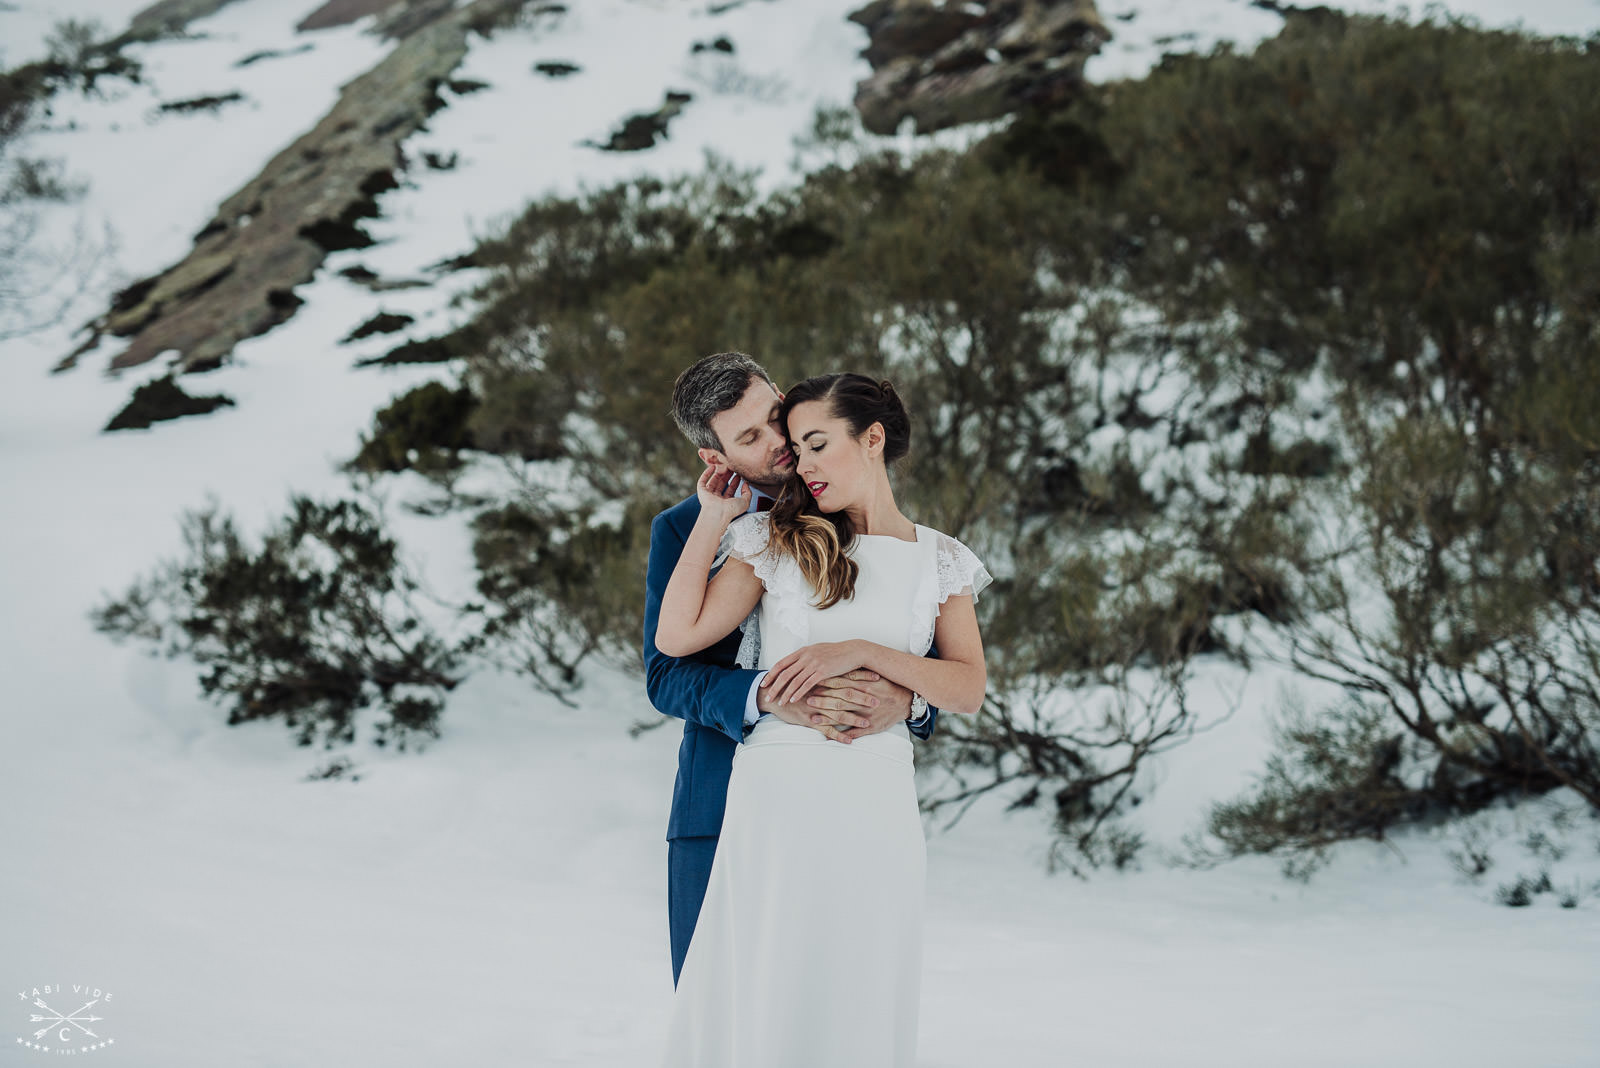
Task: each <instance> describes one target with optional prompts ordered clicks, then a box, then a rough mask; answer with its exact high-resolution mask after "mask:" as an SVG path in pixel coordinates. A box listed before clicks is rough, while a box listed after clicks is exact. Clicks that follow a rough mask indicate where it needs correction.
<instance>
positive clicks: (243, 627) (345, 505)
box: [92, 497, 462, 749]
mask: <svg viewBox="0 0 1600 1068" xmlns="http://www.w3.org/2000/svg"><path fill="white" fill-rule="evenodd" d="M183 535H184V543H185V548H186V554H185V556H184V557H182V558H180V559H177V560H173V561H168V562H166V563H164V564H162V565H161V566H160V567H159V568H157V569H156V570H155V571H154V572H153V573H152V574H151V575H149V576H148V577H146V578H144V579H141V580H139V581H138V582H136V583H134V584H133V585H132V586H131V587H130V588H129V589H128V590H127V591H126V592H125V593H124V594H123V595H121V596H120V597H115V598H109V599H107V600H106V601H105V602H104V603H103V604H101V605H100V606H98V607H97V608H95V610H94V612H93V614H92V618H93V620H94V624H95V626H96V628H97V629H98V630H100V631H101V632H103V633H105V634H108V635H110V636H112V637H114V638H118V639H128V638H133V639H139V640H142V641H146V642H150V643H152V644H154V645H155V646H157V647H158V648H161V649H163V650H164V651H165V652H166V654H167V655H168V656H176V655H179V654H182V655H186V656H189V657H191V658H193V659H194V660H195V661H196V662H197V663H198V664H199V665H200V667H201V670H202V673H201V676H200V685H201V688H202V689H203V690H204V692H205V693H206V694H207V695H208V696H211V697H213V698H215V699H217V700H219V701H223V702H226V703H227V705H228V723H229V724H237V723H244V722H248V721H251V720H257V719H271V718H276V719H281V720H282V721H283V722H284V723H285V724H286V725H287V726H289V727H291V728H294V730H295V736H296V740H297V741H298V742H299V744H301V745H306V746H309V745H311V744H312V743H313V742H314V741H316V740H317V739H318V737H319V736H320V738H321V740H322V742H323V745H324V748H331V747H332V746H333V745H335V744H336V743H347V742H351V741H354V740H355V736H356V723H355V717H356V715H357V713H359V712H360V711H361V710H363V709H365V708H368V707H372V706H377V708H378V709H380V710H381V712H382V713H384V718H380V719H379V720H378V721H377V723H376V726H375V733H374V735H373V737H372V741H373V742H374V743H375V744H377V745H386V744H390V743H391V742H392V743H393V744H395V745H396V746H397V747H398V748H400V749H405V748H406V747H407V746H408V745H411V744H415V743H416V742H418V741H420V740H422V739H423V738H424V737H428V736H433V737H437V735H438V733H439V729H438V724H437V720H438V715H439V711H440V709H441V708H442V707H443V703H444V695H445V694H446V693H447V692H448V691H450V690H451V689H453V688H454V687H455V685H456V683H457V682H458V681H459V678H460V674H459V672H460V667H461V654H462V649H461V648H460V647H455V646H452V645H451V644H449V643H448V642H446V641H445V640H444V639H443V638H441V637H439V636H438V635H437V634H435V633H434V632H433V631H432V629H431V628H430V627H429V626H428V624H427V623H426V622H425V621H424V620H423V618H422V617H421V616H420V615H419V614H418V613H417V611H416V610H415V608H414V607H413V605H412V601H411V598H412V595H413V594H414V593H415V592H416V590H417V586H416V583H415V582H414V581H413V580H412V579H411V578H409V577H408V576H407V574H406V572H405V570H404V568H402V566H401V564H400V561H399V559H398V557H397V555H396V547H395V543H394V541H393V540H392V539H391V538H389V537H388V536H387V535H386V534H385V533H384V532H383V530H382V528H381V526H380V524H379V521H378V520H377V518H376V517H375V516H373V515H372V514H371V513H370V512H368V511H367V510H366V509H365V508H363V507H361V506H360V505H358V504H356V503H354V502H352V501H339V502H336V503H334V504H320V503H318V502H315V501H312V500H309V499H307V498H304V497H295V498H293V500H292V501H291V505H290V512H289V514H288V515H287V516H286V517H285V518H284V519H283V520H282V521H281V522H280V523H279V524H278V525H277V526H275V527H274V528H273V529H272V530H271V531H269V532H268V534H267V535H266V537H265V538H264V539H263V541H262V544H261V546H260V548H259V549H252V548H251V547H250V546H248V545H246V544H245V543H244V540H243V539H242V538H241V537H240V536H239V534H238V532H237V530H236V529H235V528H234V525H233V521H232V520H231V519H230V518H228V517H226V516H219V515H218V513H217V510H216V508H215V506H213V507H211V508H208V509H207V510H205V511H202V512H198V513H189V514H187V515H186V516H185V518H184V524H183Z"/></svg>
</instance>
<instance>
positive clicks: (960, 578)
mask: <svg viewBox="0 0 1600 1068" xmlns="http://www.w3.org/2000/svg"><path fill="white" fill-rule="evenodd" d="M925 529H930V528H925ZM930 534H931V537H930V538H929V541H931V542H932V548H931V550H929V552H930V555H931V556H932V560H931V561H929V562H928V566H926V567H925V568H924V570H923V573H922V582H921V585H920V586H919V587H918V589H917V596H916V601H915V605H914V607H913V609H912V612H911V635H910V649H911V651H912V652H913V653H916V654H917V655H919V656H920V655H922V654H923V653H926V652H927V651H928V650H929V648H931V647H932V645H933V630H934V621H935V620H936V619H938V618H939V606H940V605H942V604H944V603H945V602H946V601H948V600H949V599H950V598H951V597H955V596H962V595H967V596H970V597H971V598H972V599H973V600H974V601H976V600H977V599H978V594H979V593H980V592H982V590H983V588H984V587H985V586H987V585H989V583H991V582H993V581H994V578H993V576H991V575H990V574H989V569H988V568H986V567H984V566H983V561H981V560H979V559H978V557H977V555H976V554H974V553H973V551H972V550H971V549H969V548H967V547H966V546H965V545H962V544H961V543H960V542H959V541H957V540H956V539H954V538H952V537H950V535H948V534H941V533H939V532H938V531H935V530H931V529H930Z"/></svg>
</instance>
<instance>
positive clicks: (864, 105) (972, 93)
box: [850, 0, 1111, 134]
mask: <svg viewBox="0 0 1600 1068" xmlns="http://www.w3.org/2000/svg"><path fill="white" fill-rule="evenodd" d="M850 19H851V21H852V22H858V23H860V24H861V25H863V26H865V27H866V28H867V32H868V33H869V34H870V35H871V43H870V44H869V45H868V47H867V49H866V51H865V52H864V53H863V55H864V56H865V57H866V59H867V61H868V62H869V63H871V64H872V70H873V73H872V77H870V78H868V79H866V80H865V81H863V82H861V83H860V84H859V85H858V86H857V88H856V97H855V104H856V110H857V111H859V112H860V114H861V121H862V124H863V125H865V126H866V128H867V129H868V130H871V131H872V132H873V133H877V134H891V133H894V132H895V131H896V130H898V129H899V128H900V124H901V123H902V122H904V121H905V120H906V119H907V118H910V119H912V120H913V121H914V122H915V123H916V128H917V131H918V132H919V133H928V132H930V131H933V130H939V129H943V128H945V127H947V126H957V125H960V124H961V123H966V122H977V121H981V120H984V119H994V118H999V117H1000V116H1002V115H1007V114H1010V113H1011V112H1014V111H1016V110H1018V109H1019V108H1023V107H1028V106H1049V105H1050V104H1052V103H1055V102H1058V101H1061V100H1064V99H1066V98H1067V97H1068V96H1070V95H1071V94H1072V93H1073V92H1075V91H1076V89H1077V88H1078V86H1079V85H1081V84H1082V82H1083V64H1084V62H1085V61H1086V60H1087V59H1088V58H1089V57H1090V56H1092V55H1094V54H1095V53H1096V52H1098V51H1099V50H1100V47H1101V45H1102V44H1104V43H1105V42H1106V41H1109V40H1110V39H1111V31H1110V30H1108V29H1107V28H1106V25H1105V23H1104V22H1102V21H1101V19H1100V14H1099V12H1098V11H1097V10H1096V9H1095V6H1094V2H1093V0H988V2H986V3H978V2H975V0H969V2H966V3H962V2H960V0H872V3H869V4H867V5H866V6H865V7H863V8H861V9H860V10H859V11H856V12H854V13H853V14H852V15H851V16H850Z"/></svg>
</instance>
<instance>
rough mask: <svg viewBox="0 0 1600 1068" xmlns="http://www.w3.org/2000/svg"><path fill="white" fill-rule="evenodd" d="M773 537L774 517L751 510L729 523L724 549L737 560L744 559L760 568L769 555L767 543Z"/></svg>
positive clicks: (724, 536)
mask: <svg viewBox="0 0 1600 1068" xmlns="http://www.w3.org/2000/svg"><path fill="white" fill-rule="evenodd" d="M771 539H772V517H771V516H770V515H768V514H767V513H766V512H751V513H750V514H749V515H742V516H740V517H739V518H738V519H735V520H734V521H733V522H732V523H730V524H729V525H728V530H727V533H726V534H724V535H723V542H722V549H723V550H724V551H725V552H726V553H727V554H728V555H729V556H731V557H733V558H734V559H735V560H743V561H744V562H745V563H747V564H749V565H751V566H752V567H755V568H756V569H757V570H760V566H761V563H762V562H763V558H764V557H766V556H767V555H769V554H768V553H767V545H768V543H769V542H770V541H771Z"/></svg>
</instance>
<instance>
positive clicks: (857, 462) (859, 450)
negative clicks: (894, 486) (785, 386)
mask: <svg viewBox="0 0 1600 1068" xmlns="http://www.w3.org/2000/svg"><path fill="white" fill-rule="evenodd" d="M874 425H876V424H874ZM788 429H789V442H790V445H791V447H792V448H793V449H794V457H795V473H796V474H798V475H799V476H800V478H801V480H802V481H804V482H805V484H806V489H808V490H810V491H811V496H812V497H814V498H816V501H817V507H819V508H821V509H822V510H823V511H824V512H837V511H839V510H840V509H842V508H848V507H849V506H850V505H851V504H854V503H856V502H857V501H859V500H860V499H861V497H862V495H863V491H864V490H865V489H866V488H867V487H868V486H869V485H870V484H871V479H872V476H873V473H874V472H873V451H872V448H871V446H870V444H869V443H868V441H869V438H870V436H871V429H872V428H871V427H869V428H868V433H865V434H863V435H862V436H861V437H860V438H854V437H851V435H850V424H848V423H846V422H845V421H844V420H843V419H840V418H838V417H837V416H835V415H834V414H833V413H832V412H831V411H830V410H829V405H828V403H827V402H826V401H820V400H815V401H802V402H801V403H799V404H796V405H795V406H794V408H793V409H792V410H791V411H790V412H789V426H788Z"/></svg>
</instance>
